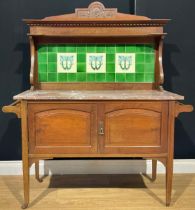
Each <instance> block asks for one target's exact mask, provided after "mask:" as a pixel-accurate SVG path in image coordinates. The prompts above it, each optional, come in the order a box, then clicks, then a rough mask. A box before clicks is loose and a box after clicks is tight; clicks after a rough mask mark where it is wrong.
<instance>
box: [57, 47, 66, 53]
mask: <svg viewBox="0 0 195 210" xmlns="http://www.w3.org/2000/svg"><path fill="white" fill-rule="evenodd" d="M57 51H58V52H62V53H63V52H64V53H65V52H66V45H58V47H57Z"/></svg>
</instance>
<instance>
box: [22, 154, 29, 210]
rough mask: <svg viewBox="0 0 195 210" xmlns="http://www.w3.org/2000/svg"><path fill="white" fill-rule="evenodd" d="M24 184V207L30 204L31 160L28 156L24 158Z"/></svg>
mask: <svg viewBox="0 0 195 210" xmlns="http://www.w3.org/2000/svg"><path fill="white" fill-rule="evenodd" d="M23 186H24V204H23V205H22V208H23V209H26V208H27V207H28V205H29V160H28V157H24V158H23Z"/></svg>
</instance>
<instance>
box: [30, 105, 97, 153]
mask: <svg viewBox="0 0 195 210" xmlns="http://www.w3.org/2000/svg"><path fill="white" fill-rule="evenodd" d="M96 109H97V108H96V105H94V104H87V103H86V104H77V103H69V104H68V103H67V104H65V103H41V102H40V103H30V104H28V116H29V118H28V124H29V141H30V144H29V147H30V148H29V149H30V153H42V154H43V153H44V154H49V153H52V154H59V153H73V154H75V153H78V154H81V153H86V154H87V153H95V152H96V151H97V140H96V136H97V129H96V124H97V123H96V121H97V120H96Z"/></svg>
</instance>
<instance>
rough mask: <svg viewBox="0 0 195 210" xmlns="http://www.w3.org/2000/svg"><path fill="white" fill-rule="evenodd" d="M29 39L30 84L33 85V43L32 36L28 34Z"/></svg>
mask: <svg viewBox="0 0 195 210" xmlns="http://www.w3.org/2000/svg"><path fill="white" fill-rule="evenodd" d="M29 40H30V55H31V66H30V84H31V85H32V86H34V68H35V44H34V39H33V37H32V36H29Z"/></svg>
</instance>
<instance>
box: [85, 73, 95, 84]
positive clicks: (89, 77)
mask: <svg viewBox="0 0 195 210" xmlns="http://www.w3.org/2000/svg"><path fill="white" fill-rule="evenodd" d="M86 76H87V82H95V74H93V73H92V74H90V73H88V74H86Z"/></svg>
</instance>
